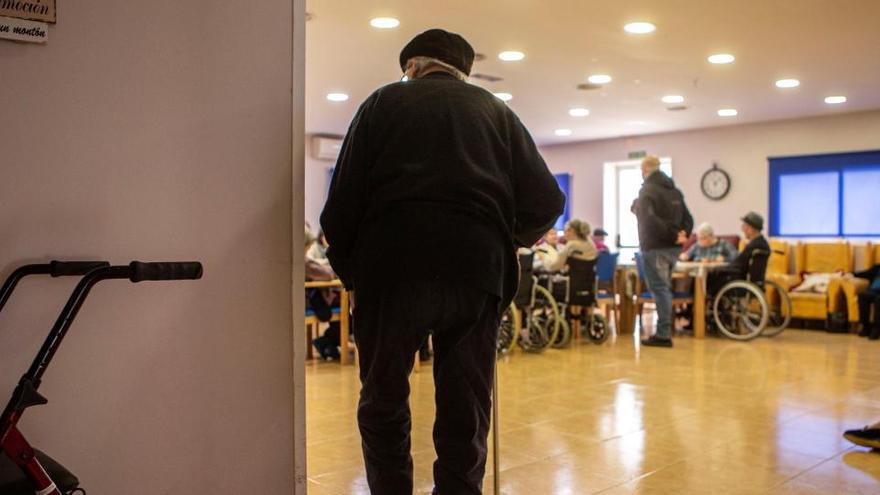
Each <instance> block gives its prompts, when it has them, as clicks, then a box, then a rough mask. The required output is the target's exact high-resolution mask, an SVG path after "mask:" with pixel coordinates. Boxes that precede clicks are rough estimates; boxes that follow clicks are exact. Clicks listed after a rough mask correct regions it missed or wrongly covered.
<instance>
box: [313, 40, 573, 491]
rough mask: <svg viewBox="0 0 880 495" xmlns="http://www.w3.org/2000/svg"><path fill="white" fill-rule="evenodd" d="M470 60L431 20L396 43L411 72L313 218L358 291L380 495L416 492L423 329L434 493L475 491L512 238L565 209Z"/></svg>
mask: <svg viewBox="0 0 880 495" xmlns="http://www.w3.org/2000/svg"><path fill="white" fill-rule="evenodd" d="M473 61H474V50H473V48H471V46H470V45H469V44H468V43H467V41H465V40H464V38H462V37H461V36H459V35H456V34H452V33H449V32H446V31H442V30H439V29H434V30H431V31H427V32H425V33H422V34H421V35H419V36H417V37H416V38H415V39H413V40H412V41H411V42H410V43H409V44H408V45H407V46H406V47H405V48H404V49H403V51H402V53H401V54H400V67H401V69H402V70H403V71H404V73H405V75H406V76H407V78H406V79H407V80H406V82H400V83H395V84H391V85H389V86H385V87H383V88H381V89H379V90H378V91H376V92H375V93H373V95H372V96H370V97H369V98H368V99H367V100H366V101H365V102H364V103H363V104H362V105H361V107H360V110H358V113H357V115H356V116H355V117H354V120H353V121H352V124H351V127H350V129H349V131H348V135H347V136H346V138H345V142H344V145H343V149H342V152H341V155H340V157H339V161H338V163H337V165H336V170H335V173H334V176H333V182H332V184H331V187H330V194H329V197H328V200H327V204H326V205H325V207H324V212H323V213H322V215H321V226H322V227H323V229H324V232H325V234H326V236H327V240H328V242H329V245H330V247H329V250H328V252H327V255H328V257H329V259H330V262H331V264H332V266H333V269H334V270H335V271H336V273H337V274H338V275H339V276H340V278H341V279H342V281H343V282H344V283H345V285H346V287H348V288H349V289H353V290H355V291H356V305H355V310H354V320H353V321H354V330H355V335H356V338H357V345H358V350H359V355H360V376H361V383H362V389H361V397H360V405H359V407H358V424H359V426H360V431H361V436H362V442H363V451H364V461H365V464H366V471H367V481H368V482H369V485H370V491H371V493H373V494H376V495H396V494H406V495H409V494H411V493H412V490H413V473H412V472H413V465H412V457H411V455H410V430H411V423H412V420H411V415H410V409H409V405H408V397H409V391H410V390H409V381H408V376H409V373H410V371H411V370H412V367H413V360H414V355H415V352H416V351H417V350H418V349H419V347H420V345H421V343H422V342H423V341H424V339H425V338H426V336H427V334H428V331H429V330H430V331H431V332H432V335H433V342H434V384H435V387H436V406H437V411H436V418H435V423H434V446H435V449H436V451H437V461H436V462H435V464H434V482H435V489H434V493H437V494H442V495H446V494H456V495H458V494H479V493H482V480H483V475H484V473H485V465H486V453H487V445H486V444H487V435H488V431H489V417H490V412H491V407H492V405H491V393H492V384H493V373H494V361H495V341H496V338H497V329H498V323H499V318H500V314H501V312H502V310H503V308H505V307H506V305H507V304H508V303H509V301H510V300H511V299H512V297H513V294H514V292H515V291H516V285H517V277H518V268H517V262H516V254H515V253H516V246H531V245H533V244H534V243H535V241H536V240H538V238H540V237H541V236H542V235H543V234H544V233H545V232H547V230H548V229H549V228H550V227H551V226H552V225H553V224H554V222H555V221H556V219H557V218H558V216H559V215H560V214H561V213H562V209H563V206H564V201H565V199H564V197H563V195H562V193H561V191H560V190H559V187H558V186H557V185H556V181H555V179H554V177H553V175H552V174H551V173H550V172H549V171H548V169H547V166H546V164H545V163H544V160H543V159H542V158H541V156H540V154H539V153H538V151H537V149H536V147H535V144H534V142H533V141H532V138H531V137H530V136H529V133H528V132H527V131H526V129H525V127H524V126H523V124H522V123H521V122H520V121H519V119H518V118H517V117H516V115H515V114H514V113H513V111H511V110H510V109H509V108H508V107H507V106H506V105H505V104H504V103H503V102H502V101H501V100H499V99H498V98H495V97H494V96H493V95H492V94H491V93H489V92H488V91H485V90H483V89H481V88H478V87H476V86H473V85H470V84H468V83H467V82H466V79H467V76H468V75H469V74H470V71H471V67H472V64H473ZM462 246H467V249H463V248H462ZM389 253H391V255H389Z"/></svg>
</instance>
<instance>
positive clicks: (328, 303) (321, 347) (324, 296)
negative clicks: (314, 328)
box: [305, 229, 340, 361]
mask: <svg viewBox="0 0 880 495" xmlns="http://www.w3.org/2000/svg"><path fill="white" fill-rule="evenodd" d="M314 243H315V236H314V235H313V234H312V233H311V232H310V231H309V229H306V230H305V264H306V281H307V282H315V281H322V282H326V281H330V280H333V279H335V278H336V274H335V273H333V269H332V268H330V266H329V265H327V264H326V263H321V262H320V261H317V260H314V259H312V258H311V256H309V250H310V249H311V248H312V246H313V245H314ZM338 307H339V292H338V291H336V290H334V289H329V288H326V289H307V290H306V309H310V310H312V311H313V312H314V313H315V316H316V317H317V318H318V320H319V321H321V322H325V323H329V324H330V327H329V328H328V329H327V331H326V332H324V335H322V336H320V337H318V338H316V339H315V340H313V341H312V345H313V346H315V349H317V351H318V353H319V354H320V355H321V357H322V358H323V359H325V360H328V361H330V360H334V359H339V345H340V341H339V335H340V334H339V322H338V321H331V319H332V317H333V309H334V308H338Z"/></svg>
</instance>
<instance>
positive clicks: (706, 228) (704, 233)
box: [697, 222, 715, 237]
mask: <svg viewBox="0 0 880 495" xmlns="http://www.w3.org/2000/svg"><path fill="white" fill-rule="evenodd" d="M697 235H698V236H700V237H714V236H715V229H713V228H712V226H711V225H709V222H703V223H701V224H700V226H699V227H697Z"/></svg>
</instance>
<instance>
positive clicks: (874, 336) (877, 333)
mask: <svg viewBox="0 0 880 495" xmlns="http://www.w3.org/2000/svg"><path fill="white" fill-rule="evenodd" d="M868 338H869V339H871V340H880V325H877V326H876V327H874V329H873V330H871V335H869V336H868Z"/></svg>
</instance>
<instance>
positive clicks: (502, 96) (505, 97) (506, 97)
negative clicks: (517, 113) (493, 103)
mask: <svg viewBox="0 0 880 495" xmlns="http://www.w3.org/2000/svg"><path fill="white" fill-rule="evenodd" d="M493 94H494V95H495V98H498V99H499V100H501V101H510V100H512V99H513V95H512V94H510V93H493Z"/></svg>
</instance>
